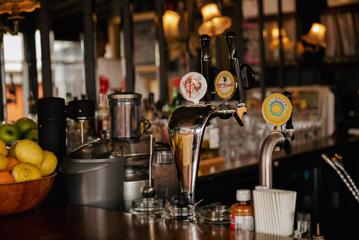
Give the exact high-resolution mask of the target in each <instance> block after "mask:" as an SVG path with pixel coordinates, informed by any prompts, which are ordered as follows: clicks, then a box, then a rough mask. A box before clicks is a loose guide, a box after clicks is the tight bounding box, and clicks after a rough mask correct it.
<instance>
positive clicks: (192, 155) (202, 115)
mask: <svg viewBox="0 0 359 240" xmlns="http://www.w3.org/2000/svg"><path fill="white" fill-rule="evenodd" d="M226 39H227V42H228V48H229V52H230V60H231V63H233V67H234V69H235V77H233V75H232V73H230V72H229V71H222V72H220V73H219V74H218V75H217V77H216V78H215V81H214V83H211V82H210V76H209V75H210V73H209V69H210V67H209V60H210V56H209V41H210V38H209V37H208V36H207V35H202V36H201V47H202V50H201V70H202V74H203V75H204V76H203V75H202V74H200V73H198V72H190V73H187V74H186V75H184V76H183V77H182V79H181V83H180V86H179V88H180V92H181V94H182V96H183V97H184V98H185V99H186V100H188V101H192V102H193V104H189V105H186V106H180V107H178V108H177V109H176V110H175V111H174V112H173V113H172V115H171V117H170V120H169V125H168V129H169V136H170V145H171V149H172V151H173V154H174V157H175V162H176V169H177V176H178V180H179V187H180V193H181V195H180V196H177V197H176V201H177V202H178V200H179V199H181V201H180V202H181V208H182V210H183V206H188V207H189V208H191V209H193V206H195V185H196V178H197V173H198V165H199V161H200V151H201V145H202V139H203V135H204V131H205V128H206V126H207V125H208V123H209V121H210V120H211V119H213V118H215V117H219V118H221V119H228V118H231V117H234V118H235V119H236V120H237V122H238V124H239V125H240V126H243V125H244V120H243V115H244V114H245V113H246V112H247V109H246V106H245V99H244V93H243V92H244V91H243V82H242V80H243V78H241V77H240V76H241V69H240V64H239V59H238V56H237V54H236V50H235V35H234V34H233V33H229V34H227V38H226ZM245 77H247V75H246V76H245ZM250 77H254V75H253V76H250ZM235 79H237V82H236V81H235ZM211 84H213V86H214V88H215V92H216V93H217V95H218V96H219V97H220V98H222V99H223V100H224V101H222V102H221V103H220V104H219V105H214V104H211V103H210V102H206V103H201V104H200V103H199V100H200V99H202V98H203V97H204V96H205V95H206V96H207V98H206V99H211V97H212V96H213V95H211V87H210V86H212V85H211ZM207 86H209V87H208V88H207ZM237 87H238V93H239V94H238V95H239V100H238V101H234V102H235V104H233V99H232V98H233V95H234V93H235V91H236V88H237ZM248 87H249V86H248ZM183 199H185V204H183ZM182 210H181V211H182Z"/></svg>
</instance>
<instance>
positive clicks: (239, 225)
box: [230, 189, 254, 232]
mask: <svg viewBox="0 0 359 240" xmlns="http://www.w3.org/2000/svg"><path fill="white" fill-rule="evenodd" d="M236 198H237V203H235V204H233V205H232V207H231V211H230V218H231V225H230V228H231V230H236V231H237V230H240V231H246V232H253V231H254V211H253V206H252V205H251V192H250V190H247V189H240V190H237V196H236Z"/></svg>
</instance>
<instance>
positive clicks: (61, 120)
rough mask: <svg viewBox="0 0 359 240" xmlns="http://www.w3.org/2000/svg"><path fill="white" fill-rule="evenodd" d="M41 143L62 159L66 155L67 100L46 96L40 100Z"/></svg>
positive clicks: (39, 124) (39, 127)
mask: <svg viewBox="0 0 359 240" xmlns="http://www.w3.org/2000/svg"><path fill="white" fill-rule="evenodd" d="M38 130H39V144H40V146H41V147H42V148H43V149H46V150H50V151H52V152H54V153H55V154H56V157H57V158H58V159H59V160H60V161H62V159H63V157H65V155H66V120H65V100H64V99H63V98H57V97H46V98H41V99H39V100H38Z"/></svg>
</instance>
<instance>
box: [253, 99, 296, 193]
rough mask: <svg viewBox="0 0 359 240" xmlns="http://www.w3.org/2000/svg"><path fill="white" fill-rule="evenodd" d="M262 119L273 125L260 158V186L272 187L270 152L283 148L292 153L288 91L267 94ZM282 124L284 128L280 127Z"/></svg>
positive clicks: (290, 112)
mask: <svg viewBox="0 0 359 240" xmlns="http://www.w3.org/2000/svg"><path fill="white" fill-rule="evenodd" d="M262 114H263V117H264V119H265V120H266V121H267V122H268V123H270V124H272V125H274V129H273V131H272V132H271V134H270V135H269V136H267V137H266V139H265V140H264V142H263V144H262V147H261V153H260V159H259V168H260V175H259V176H260V178H259V183H260V185H261V186H265V187H268V188H272V173H273V170H272V154H273V151H280V150H281V149H284V151H285V152H286V154H288V155H289V154H291V153H292V150H293V148H292V141H293V140H294V127H293V124H292V104H291V95H290V93H289V92H284V93H283V94H279V93H274V94H272V95H270V96H268V97H267V98H266V99H265V100H264V102H263V105H262ZM282 125H284V128H282Z"/></svg>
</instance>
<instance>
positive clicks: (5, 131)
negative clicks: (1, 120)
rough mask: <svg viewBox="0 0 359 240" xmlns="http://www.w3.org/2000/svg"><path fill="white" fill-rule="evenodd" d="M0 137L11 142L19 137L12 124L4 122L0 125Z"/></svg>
mask: <svg viewBox="0 0 359 240" xmlns="http://www.w3.org/2000/svg"><path fill="white" fill-rule="evenodd" d="M0 139H1V140H3V141H4V142H12V141H15V140H19V139H20V133H19V130H18V129H17V127H15V125H13V124H9V123H5V124H2V125H1V126H0Z"/></svg>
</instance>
